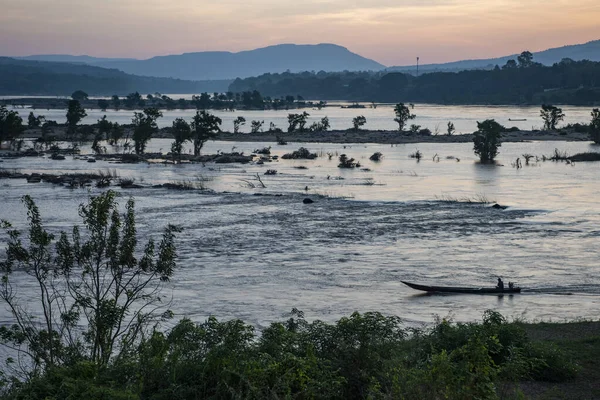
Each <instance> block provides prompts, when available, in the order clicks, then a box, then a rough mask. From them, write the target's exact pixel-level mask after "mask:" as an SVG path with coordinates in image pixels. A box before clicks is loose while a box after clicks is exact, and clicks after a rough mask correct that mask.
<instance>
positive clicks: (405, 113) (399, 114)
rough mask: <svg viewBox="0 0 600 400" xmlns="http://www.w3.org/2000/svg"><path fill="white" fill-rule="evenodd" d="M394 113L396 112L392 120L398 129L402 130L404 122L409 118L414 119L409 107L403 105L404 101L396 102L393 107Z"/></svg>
mask: <svg viewBox="0 0 600 400" xmlns="http://www.w3.org/2000/svg"><path fill="white" fill-rule="evenodd" d="M394 113H395V114H396V118H394V121H396V122H397V123H398V130H399V131H401V132H402V131H403V130H404V127H405V126H406V123H407V122H408V120H409V119H415V117H416V115H414V114H412V113H411V112H410V108H408V107H407V106H405V105H404V103H398V104H396V106H395V107H394Z"/></svg>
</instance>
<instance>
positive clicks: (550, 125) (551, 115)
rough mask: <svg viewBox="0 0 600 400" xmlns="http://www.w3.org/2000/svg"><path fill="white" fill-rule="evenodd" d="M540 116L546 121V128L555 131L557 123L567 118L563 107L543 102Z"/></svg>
mask: <svg viewBox="0 0 600 400" xmlns="http://www.w3.org/2000/svg"><path fill="white" fill-rule="evenodd" d="M540 116H541V117H542V120H543V121H544V130H547V131H553V130H555V129H556V125H557V124H558V123H559V122H560V121H562V120H563V119H564V118H565V114H564V113H563V110H562V108H558V107H555V106H553V105H550V104H543V105H542V109H541V110H540Z"/></svg>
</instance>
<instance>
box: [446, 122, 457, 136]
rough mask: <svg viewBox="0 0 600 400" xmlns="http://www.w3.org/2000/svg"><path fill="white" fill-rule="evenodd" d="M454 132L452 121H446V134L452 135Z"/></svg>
mask: <svg viewBox="0 0 600 400" xmlns="http://www.w3.org/2000/svg"><path fill="white" fill-rule="evenodd" d="M454 132H456V129H455V128H454V124H453V123H452V121H448V127H447V129H446V135H448V136H452V135H454Z"/></svg>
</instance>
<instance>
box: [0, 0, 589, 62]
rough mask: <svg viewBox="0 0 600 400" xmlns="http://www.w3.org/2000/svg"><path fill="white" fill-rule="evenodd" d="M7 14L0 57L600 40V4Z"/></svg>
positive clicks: (413, 2) (12, 10)
mask: <svg viewBox="0 0 600 400" xmlns="http://www.w3.org/2000/svg"><path fill="white" fill-rule="evenodd" d="M1 10H2V11H1V12H0V55H2V56H24V55H31V54H74V55H81V54H87V55H91V56H97V57H133V58H149V57H152V56H155V55H165V54H180V53H184V52H195V51H207V50H210V51H214V50H219V51H220V50H225V51H241V50H251V49H254V48H258V47H265V46H269V45H273V44H280V43H296V44H315V43H335V44H339V45H342V46H345V47H347V48H348V49H349V50H351V51H353V52H355V53H358V54H360V55H362V56H365V57H368V58H372V59H374V60H376V61H379V62H381V63H382V64H385V65H388V66H391V65H410V64H414V63H415V59H416V57H420V62H421V63H422V64H429V63H438V62H447V61H456V60H462V59H473V58H490V57H499V56H504V55H510V54H515V53H520V52H521V51H523V50H530V51H539V50H545V49H547V48H551V47H559V46H563V45H567V44H577V43H584V42H587V41H590V40H597V39H600V22H599V21H600V1H598V0H544V1H541V0H294V1H291V0H211V1H208V0H79V1H75V0H12V1H11V0H3V1H2V5H1Z"/></svg>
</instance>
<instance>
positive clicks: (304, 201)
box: [302, 197, 314, 204]
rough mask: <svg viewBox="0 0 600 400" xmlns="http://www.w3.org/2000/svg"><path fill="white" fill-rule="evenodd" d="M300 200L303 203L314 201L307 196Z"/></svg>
mask: <svg viewBox="0 0 600 400" xmlns="http://www.w3.org/2000/svg"><path fill="white" fill-rule="evenodd" d="M302 202H303V203H304V204H312V203H314V201H313V200H312V199H309V198H308V197H307V198H305V199H304V200H302Z"/></svg>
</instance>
